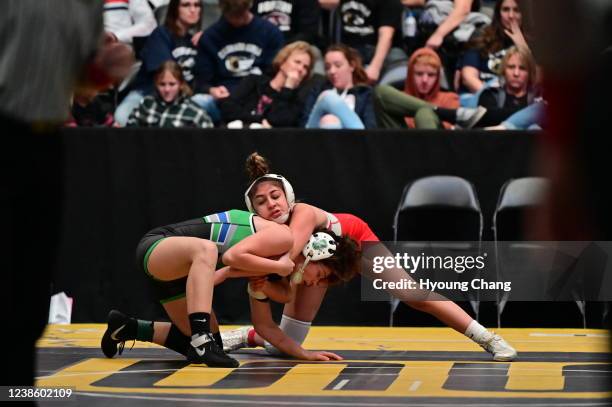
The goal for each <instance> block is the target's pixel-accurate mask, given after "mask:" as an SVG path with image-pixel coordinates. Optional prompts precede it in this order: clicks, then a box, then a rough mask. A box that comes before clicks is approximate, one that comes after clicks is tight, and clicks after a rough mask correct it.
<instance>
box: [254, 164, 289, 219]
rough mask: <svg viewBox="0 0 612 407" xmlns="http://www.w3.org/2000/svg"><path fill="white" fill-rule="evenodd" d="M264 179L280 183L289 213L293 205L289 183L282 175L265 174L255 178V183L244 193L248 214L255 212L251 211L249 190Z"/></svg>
mask: <svg viewBox="0 0 612 407" xmlns="http://www.w3.org/2000/svg"><path fill="white" fill-rule="evenodd" d="M266 179H269V180H271V181H280V183H281V184H282V186H283V189H284V190H285V196H286V197H287V204H289V211H291V209H293V206H294V205H295V193H294V192H293V187H292V186H291V184H290V183H289V181H287V179H286V178H285V177H283V176H282V175H278V174H265V175H262V176H261V177H259V178H257V179H256V180H255V181H253V182H252V183H251V185H249V187H248V188H247V190H246V192H245V193H244V202H245V203H246V206H247V208H248V209H249V212H255V209H253V203H252V202H251V197H250V196H249V193H250V192H251V189H253V187H254V186H255V184H257V183H258V182H259V181H262V180H266ZM288 217H289V214H287V218H288ZM286 221H287V219H284V222H279V223H285V222H286Z"/></svg>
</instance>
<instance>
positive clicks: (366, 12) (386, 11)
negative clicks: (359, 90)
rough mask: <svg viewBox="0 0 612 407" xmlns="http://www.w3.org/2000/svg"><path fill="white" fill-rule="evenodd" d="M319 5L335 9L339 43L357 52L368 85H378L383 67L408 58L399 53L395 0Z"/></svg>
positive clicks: (323, 0)
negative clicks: (364, 66) (339, 31)
mask: <svg viewBox="0 0 612 407" xmlns="http://www.w3.org/2000/svg"><path fill="white" fill-rule="evenodd" d="M319 4H320V5H321V7H323V8H325V9H328V10H330V9H334V8H336V7H338V9H337V12H338V13H339V15H340V19H341V21H342V34H341V38H342V43H344V44H347V45H348V46H350V47H352V48H355V49H356V50H357V51H359V53H360V54H361V57H362V60H363V61H364V63H365V64H366V65H367V66H366V68H365V72H366V74H367V76H368V80H369V81H370V82H376V81H378V79H379V78H380V74H381V72H382V71H383V68H384V67H385V66H389V64H392V63H393V62H396V61H400V60H402V59H404V60H405V59H406V58H407V56H406V53H405V52H404V51H403V50H402V49H401V38H400V37H401V35H400V34H399V31H400V30H399V27H400V23H401V15H402V7H401V4H400V3H399V1H398V0H319ZM396 33H398V34H397V35H396Z"/></svg>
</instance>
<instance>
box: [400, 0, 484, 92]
mask: <svg viewBox="0 0 612 407" xmlns="http://www.w3.org/2000/svg"><path fill="white" fill-rule="evenodd" d="M401 2H402V4H403V5H404V6H406V7H424V9H423V12H422V13H421V15H420V18H419V27H418V42H417V43H418V44H419V45H420V46H426V47H429V48H432V49H434V50H436V51H438V53H439V54H440V56H441V58H442V62H443V65H444V67H445V70H446V71H445V72H446V77H447V79H448V80H449V82H451V78H453V73H454V71H455V67H456V65H457V61H458V60H459V57H460V55H461V51H462V49H463V46H464V44H465V43H467V42H468V41H469V39H470V37H471V36H472V35H473V33H474V32H475V31H477V30H478V29H479V28H480V27H483V26H485V25H487V24H489V23H490V22H491V19H490V18H489V17H488V16H487V15H485V14H483V13H480V12H479V10H480V0H401Z"/></svg>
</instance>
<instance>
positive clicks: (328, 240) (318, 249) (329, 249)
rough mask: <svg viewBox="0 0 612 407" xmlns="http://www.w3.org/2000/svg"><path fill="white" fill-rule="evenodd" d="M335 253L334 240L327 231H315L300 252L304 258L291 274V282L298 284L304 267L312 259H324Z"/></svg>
mask: <svg viewBox="0 0 612 407" xmlns="http://www.w3.org/2000/svg"><path fill="white" fill-rule="evenodd" d="M334 253H336V240H335V239H334V238H333V237H332V236H331V235H330V234H328V233H325V232H317V233H315V234H313V235H312V236H310V239H309V240H308V243H306V246H304V249H303V250H302V254H303V255H304V257H305V258H306V260H305V261H304V263H302V267H300V269H299V270H298V271H296V272H295V273H293V274H292V275H291V282H293V284H296V285H297V284H300V283H301V282H302V278H303V276H304V269H305V268H306V266H307V265H308V263H309V262H310V261H311V260H312V261H318V260H325V259H328V258H330V257H331V256H333V255H334Z"/></svg>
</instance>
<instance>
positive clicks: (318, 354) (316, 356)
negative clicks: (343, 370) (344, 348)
mask: <svg viewBox="0 0 612 407" xmlns="http://www.w3.org/2000/svg"><path fill="white" fill-rule="evenodd" d="M342 359H343V358H342V356H340V355H336V354H335V353H332V352H327V351H324V350H320V351H309V350H307V351H306V360H319V361H326V360H342Z"/></svg>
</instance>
